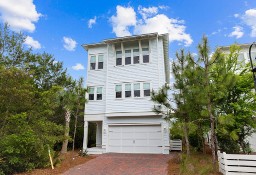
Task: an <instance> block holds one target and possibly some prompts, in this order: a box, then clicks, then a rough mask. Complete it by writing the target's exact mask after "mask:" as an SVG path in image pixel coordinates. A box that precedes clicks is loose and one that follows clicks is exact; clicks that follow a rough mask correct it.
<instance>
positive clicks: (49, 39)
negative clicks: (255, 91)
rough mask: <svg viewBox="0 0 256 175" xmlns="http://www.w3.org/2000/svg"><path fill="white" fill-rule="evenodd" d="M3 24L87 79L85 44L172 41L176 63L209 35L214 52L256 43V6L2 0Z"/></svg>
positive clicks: (238, 2)
mask: <svg viewBox="0 0 256 175" xmlns="http://www.w3.org/2000/svg"><path fill="white" fill-rule="evenodd" d="M0 15H1V16H0V20H1V23H4V22H8V23H9V24H10V26H11V29H12V30H14V31H22V32H24V33H25V34H26V35H27V36H28V37H27V39H26V47H33V48H34V52H36V53H37V52H38V53H42V52H47V53H50V54H53V55H54V57H55V58H56V60H57V61H62V62H64V66H65V67H66V68H67V69H68V72H69V74H70V75H72V76H73V77H74V78H78V77H80V76H83V77H85V75H86V68H87V53H86V51H85V50H84V49H83V48H82V47H81V44H85V43H95V42H100V41H101V40H103V39H107V38H114V37H116V36H125V35H132V34H142V33H148V32H159V33H166V32H168V33H169V35H170V38H169V40H170V47H169V48H170V59H172V58H174V54H175V52H176V51H177V50H179V49H181V48H185V49H186V50H188V51H191V52H192V53H194V52H196V46H197V44H198V43H199V42H200V40H201V38H202V36H203V35H207V36H208V38H209V41H210V45H211V48H212V49H214V48H216V47H217V46H223V45H230V44H233V43H234V42H237V43H252V42H253V41H256V1H255V0H248V1H244V0H214V1H213V0H211V1H209V0H208V1H206V0H158V1H156V0H155V1H153V0H145V1H138V0H137V1H121V0H119V1H114V0H112V1H110V0H108V1H103V0H102V1H99V0H98V1H96V0H95V1H91V0H90V1H85V0H76V1H71V0H44V1H41V0H34V1H33V0H1V1H0Z"/></svg>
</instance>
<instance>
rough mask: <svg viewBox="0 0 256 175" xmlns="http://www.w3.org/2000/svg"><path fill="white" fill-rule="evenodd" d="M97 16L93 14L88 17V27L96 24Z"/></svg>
mask: <svg viewBox="0 0 256 175" xmlns="http://www.w3.org/2000/svg"><path fill="white" fill-rule="evenodd" d="M96 20H97V17H96V16H94V18H92V19H89V21H88V28H92V25H94V24H96Z"/></svg>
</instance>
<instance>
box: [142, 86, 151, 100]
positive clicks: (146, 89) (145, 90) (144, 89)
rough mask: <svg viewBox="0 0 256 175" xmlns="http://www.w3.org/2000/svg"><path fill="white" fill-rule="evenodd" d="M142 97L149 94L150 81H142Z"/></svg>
mask: <svg viewBox="0 0 256 175" xmlns="http://www.w3.org/2000/svg"><path fill="white" fill-rule="evenodd" d="M143 91H144V97H146V96H150V83H143Z"/></svg>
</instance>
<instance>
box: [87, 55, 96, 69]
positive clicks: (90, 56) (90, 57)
mask: <svg viewBox="0 0 256 175" xmlns="http://www.w3.org/2000/svg"><path fill="white" fill-rule="evenodd" d="M93 56H95V63H94V64H95V67H94V69H91V59H92V57H93ZM96 69H97V55H96V54H90V55H89V70H96Z"/></svg>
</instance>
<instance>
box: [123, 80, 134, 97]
mask: <svg viewBox="0 0 256 175" xmlns="http://www.w3.org/2000/svg"><path fill="white" fill-rule="evenodd" d="M126 85H130V86H131V90H130V93H131V95H130V97H126V92H129V91H127V90H126V89H125V88H126ZM132 85H133V83H125V84H124V98H132V97H133V96H132Z"/></svg>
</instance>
